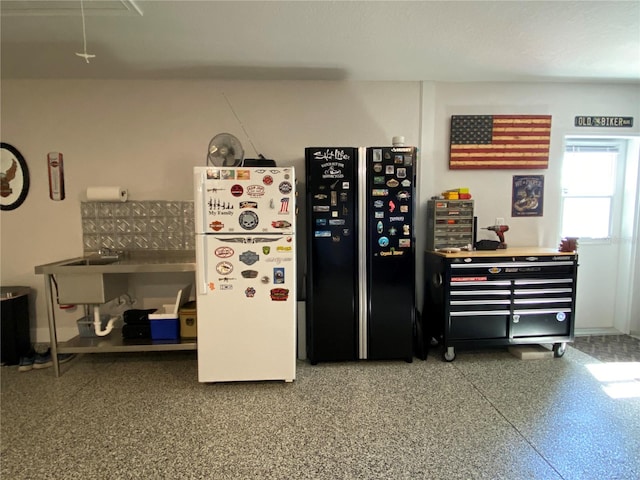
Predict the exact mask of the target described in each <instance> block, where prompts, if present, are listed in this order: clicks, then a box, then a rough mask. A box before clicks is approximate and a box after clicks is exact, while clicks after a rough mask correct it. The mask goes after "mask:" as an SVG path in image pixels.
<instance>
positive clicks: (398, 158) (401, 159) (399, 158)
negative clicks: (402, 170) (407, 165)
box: [393, 155, 404, 165]
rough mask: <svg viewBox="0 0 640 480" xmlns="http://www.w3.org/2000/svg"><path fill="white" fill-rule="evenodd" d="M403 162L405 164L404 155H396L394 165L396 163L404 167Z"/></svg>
mask: <svg viewBox="0 0 640 480" xmlns="http://www.w3.org/2000/svg"><path fill="white" fill-rule="evenodd" d="M403 162H404V155H394V156H393V163H396V164H398V165H402V163H403Z"/></svg>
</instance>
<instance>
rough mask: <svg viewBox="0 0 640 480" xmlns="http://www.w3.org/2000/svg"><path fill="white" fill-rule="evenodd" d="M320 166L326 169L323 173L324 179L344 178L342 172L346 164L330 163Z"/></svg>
mask: <svg viewBox="0 0 640 480" xmlns="http://www.w3.org/2000/svg"><path fill="white" fill-rule="evenodd" d="M320 166H321V167H322V168H324V171H323V172H322V178H323V179H324V178H344V173H343V172H342V169H343V168H344V163H338V162H329V163H323V164H322V165H320Z"/></svg>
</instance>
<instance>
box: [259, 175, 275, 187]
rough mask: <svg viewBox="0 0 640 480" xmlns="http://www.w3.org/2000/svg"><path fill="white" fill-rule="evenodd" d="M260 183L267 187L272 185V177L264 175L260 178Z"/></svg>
mask: <svg viewBox="0 0 640 480" xmlns="http://www.w3.org/2000/svg"><path fill="white" fill-rule="evenodd" d="M262 183H264V184H265V185H267V186H269V185H273V177H272V176H271V175H265V176H264V177H262Z"/></svg>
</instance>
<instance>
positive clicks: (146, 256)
mask: <svg viewBox="0 0 640 480" xmlns="http://www.w3.org/2000/svg"><path fill="white" fill-rule="evenodd" d="M86 258H87V257H86V256H83V257H76V258H69V259H66V260H60V261H57V262H53V263H48V264H45V265H38V266H36V267H35V273H36V274H39V275H44V287H45V295H46V298H47V317H48V321H49V336H50V340H51V360H52V362H53V370H54V373H55V376H56V377H59V376H60V365H59V363H58V354H59V353H96V352H144V351H170V350H173V351H176V350H195V349H196V346H197V344H196V341H195V340H194V339H190V340H180V339H178V340H176V341H159V340H142V339H135V340H134V339H123V338H122V334H121V330H120V329H114V330H113V331H112V332H111V334H109V335H108V336H106V337H96V338H83V337H80V336H76V337H74V338H72V339H71V340H69V341H67V342H62V343H58V340H57V333H56V316H55V304H54V295H53V290H52V283H53V281H54V276H55V275H60V274H71V273H70V269H73V272H77V273H96V274H132V273H180V272H195V269H196V263H195V252H193V251H186V252H185V251H178V252H176V251H171V250H169V251H164V250H163V251H157V250H155V251H136V252H128V253H127V254H125V255H124V256H123V257H122V258H121V259H119V260H117V261H114V262H112V263H108V264H105V265H82V266H78V265H74V266H69V265H70V264H73V263H74V262H78V261H82V260H83V259H86Z"/></svg>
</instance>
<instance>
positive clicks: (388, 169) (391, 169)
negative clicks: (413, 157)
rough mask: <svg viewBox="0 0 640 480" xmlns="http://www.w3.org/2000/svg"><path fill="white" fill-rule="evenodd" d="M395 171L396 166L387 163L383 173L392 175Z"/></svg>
mask: <svg viewBox="0 0 640 480" xmlns="http://www.w3.org/2000/svg"><path fill="white" fill-rule="evenodd" d="M395 171H396V167H394V166H393V165H387V166H386V167H385V169H384V173H386V174H387V175H393V174H394V173H395Z"/></svg>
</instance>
